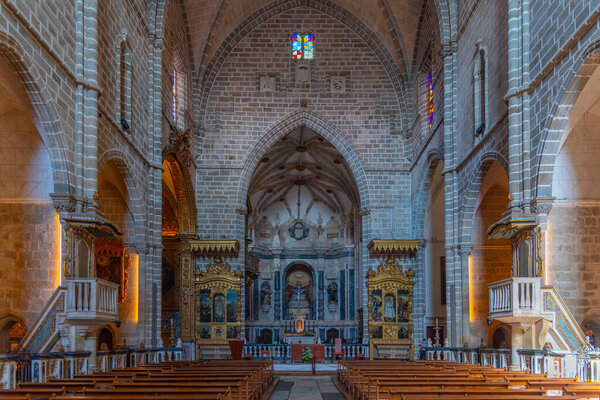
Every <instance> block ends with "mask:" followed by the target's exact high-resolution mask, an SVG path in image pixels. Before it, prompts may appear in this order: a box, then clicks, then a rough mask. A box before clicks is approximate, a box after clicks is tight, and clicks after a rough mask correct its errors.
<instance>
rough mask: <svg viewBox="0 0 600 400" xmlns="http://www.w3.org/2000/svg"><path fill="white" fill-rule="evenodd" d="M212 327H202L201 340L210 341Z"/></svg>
mask: <svg viewBox="0 0 600 400" xmlns="http://www.w3.org/2000/svg"><path fill="white" fill-rule="evenodd" d="M210 330H211V326H210V325H202V326H200V339H210Z"/></svg>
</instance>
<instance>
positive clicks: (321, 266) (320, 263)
mask: <svg viewBox="0 0 600 400" xmlns="http://www.w3.org/2000/svg"><path fill="white" fill-rule="evenodd" d="M318 257H319V258H318V259H317V276H315V280H316V282H315V284H316V287H317V315H315V320H319V321H322V320H323V319H325V293H324V292H325V288H324V287H321V286H320V285H321V282H323V286H325V284H324V276H323V275H324V274H325V258H324V257H323V254H322V253H320V254H319V256H318ZM321 276H323V279H321ZM318 335H319V332H317V336H318Z"/></svg>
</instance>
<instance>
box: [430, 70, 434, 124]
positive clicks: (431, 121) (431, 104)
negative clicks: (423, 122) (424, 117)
mask: <svg viewBox="0 0 600 400" xmlns="http://www.w3.org/2000/svg"><path fill="white" fill-rule="evenodd" d="M432 126H433V75H432V73H431V72H429V127H430V128H431V127H432Z"/></svg>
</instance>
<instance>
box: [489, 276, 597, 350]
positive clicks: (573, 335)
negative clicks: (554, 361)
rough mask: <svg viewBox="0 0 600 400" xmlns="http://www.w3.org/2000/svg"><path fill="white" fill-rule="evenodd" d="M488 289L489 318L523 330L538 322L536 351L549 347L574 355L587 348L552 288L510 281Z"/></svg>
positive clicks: (533, 279)
mask: <svg viewBox="0 0 600 400" xmlns="http://www.w3.org/2000/svg"><path fill="white" fill-rule="evenodd" d="M488 288H489V301H490V304H489V317H490V319H492V320H499V321H501V322H504V323H507V324H510V325H513V326H514V325H518V326H520V327H522V328H525V329H524V330H526V329H527V328H528V327H531V326H533V325H535V324H538V323H539V322H543V321H547V323H546V324H544V323H542V324H541V326H540V325H539V324H538V326H539V334H538V335H537V338H538V342H539V346H540V348H541V347H542V346H544V345H545V344H546V343H550V344H551V345H552V347H553V349H555V350H568V351H577V350H578V349H580V348H583V347H587V346H589V344H588V341H587V340H586V337H585V334H584V333H583V330H582V329H581V327H580V326H579V324H578V323H577V321H576V320H575V318H574V317H573V315H572V314H571V312H570V311H569V309H568V307H567V305H566V304H565V302H564V301H563V299H562V298H561V296H560V294H559V293H558V292H557V291H556V289H555V288H554V287H553V286H543V285H542V278H541V277H512V278H509V279H505V280H502V281H499V282H494V283H492V284H490V285H489V286H488Z"/></svg>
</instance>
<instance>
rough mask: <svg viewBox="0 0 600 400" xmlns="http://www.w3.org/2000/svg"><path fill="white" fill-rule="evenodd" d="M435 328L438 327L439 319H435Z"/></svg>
mask: <svg viewBox="0 0 600 400" xmlns="http://www.w3.org/2000/svg"><path fill="white" fill-rule="evenodd" d="M435 327H436V328H437V327H438V319H437V317H436V318H435Z"/></svg>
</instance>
